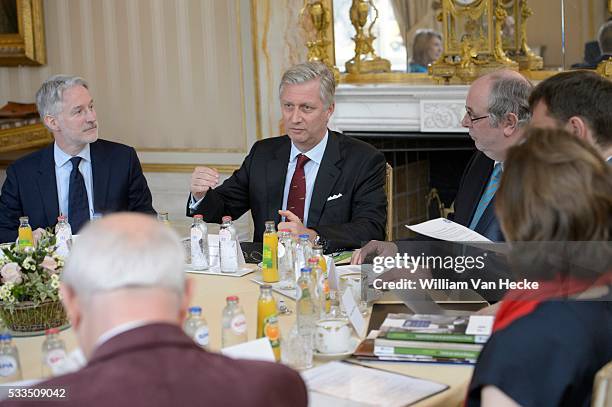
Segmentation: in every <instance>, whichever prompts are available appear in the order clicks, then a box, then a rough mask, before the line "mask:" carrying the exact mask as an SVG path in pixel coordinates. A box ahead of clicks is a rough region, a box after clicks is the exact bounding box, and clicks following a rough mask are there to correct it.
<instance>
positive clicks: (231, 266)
mask: <svg viewBox="0 0 612 407" xmlns="http://www.w3.org/2000/svg"><path fill="white" fill-rule="evenodd" d="M221 220H222V221H223V223H222V224H221V227H219V265H220V268H221V272H222V273H235V272H236V271H238V251H237V247H236V228H234V224H233V223H232V217H231V216H224V217H223V218H222V219H221Z"/></svg>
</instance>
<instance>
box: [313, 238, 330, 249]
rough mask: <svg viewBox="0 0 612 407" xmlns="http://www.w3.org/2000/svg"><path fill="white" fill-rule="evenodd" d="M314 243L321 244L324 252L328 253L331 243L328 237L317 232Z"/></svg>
mask: <svg viewBox="0 0 612 407" xmlns="http://www.w3.org/2000/svg"><path fill="white" fill-rule="evenodd" d="M313 243H314V244H315V245H317V246H321V247H322V248H323V253H327V249H328V246H329V243H328V241H327V239H325V238H324V237H323V236H321V235H319V234H317V236H316V237H315V238H314V241H313Z"/></svg>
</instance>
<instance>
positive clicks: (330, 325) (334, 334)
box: [315, 318, 351, 353]
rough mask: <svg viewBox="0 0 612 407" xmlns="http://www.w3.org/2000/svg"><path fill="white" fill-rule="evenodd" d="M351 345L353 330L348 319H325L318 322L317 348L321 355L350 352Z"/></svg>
mask: <svg viewBox="0 0 612 407" xmlns="http://www.w3.org/2000/svg"><path fill="white" fill-rule="evenodd" d="M350 345H351V328H350V327H349V323H348V321H347V320H346V319H335V318H333V319H323V320H321V321H319V322H317V330H316V333H315V348H316V349H317V351H318V352H319V353H344V352H348V351H349V350H350V349H349V348H350Z"/></svg>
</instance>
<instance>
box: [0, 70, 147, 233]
mask: <svg viewBox="0 0 612 407" xmlns="http://www.w3.org/2000/svg"><path fill="white" fill-rule="evenodd" d="M36 104H37V107H38V111H39V113H40V116H41V118H42V120H43V123H44V124H45V126H47V128H48V129H49V130H50V131H51V132H52V133H53V137H54V139H55V142H54V143H53V144H52V145H50V146H48V147H45V148H43V149H42V150H39V151H36V152H34V153H32V154H29V155H27V156H25V157H23V158H21V159H19V160H17V161H15V162H14V163H13V164H11V165H10V166H9V167H8V168H7V170H6V180H5V182H4V185H3V186H2V195H0V242H9V241H14V240H15V239H16V237H17V228H18V226H19V217H21V216H28V217H29V221H30V225H31V226H32V228H33V229H36V228H46V227H48V226H53V225H55V224H56V223H57V217H58V215H60V214H63V215H67V217H68V222H69V223H70V225H71V226H72V232H73V233H78V232H79V230H80V228H81V227H82V226H83V225H84V224H85V223H86V222H87V221H88V220H89V219H90V218H91V217H92V216H93V214H94V213H100V214H105V213H110V212H117V211H134V212H143V213H149V214H155V211H154V210H153V207H152V205H151V201H152V198H151V192H150V191H149V187H148V186H147V181H146V179H145V177H144V175H143V173H142V168H141V167H140V162H139V161H138V157H137V156H136V152H135V151H134V149H133V148H131V147H128V146H125V145H123V144H118V143H113V142H110V141H105V140H98V122H97V118H96V111H95V109H94V104H93V99H92V97H91V95H90V93H89V88H88V85H87V82H85V80H84V79H82V78H79V77H75V76H66V75H56V76H53V77H51V78H49V79H48V80H47V81H45V82H44V83H43V84H42V86H41V88H40V89H39V90H38V92H37V93H36Z"/></svg>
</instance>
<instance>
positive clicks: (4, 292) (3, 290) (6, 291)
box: [0, 282, 15, 303]
mask: <svg viewBox="0 0 612 407" xmlns="http://www.w3.org/2000/svg"><path fill="white" fill-rule="evenodd" d="M14 285H15V283H12V282H8V283H5V284H4V285H3V286H2V287H0V299H1V300H2V301H4V302H7V303H13V302H15V297H13V294H12V293H11V289H12V288H13V286H14Z"/></svg>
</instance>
